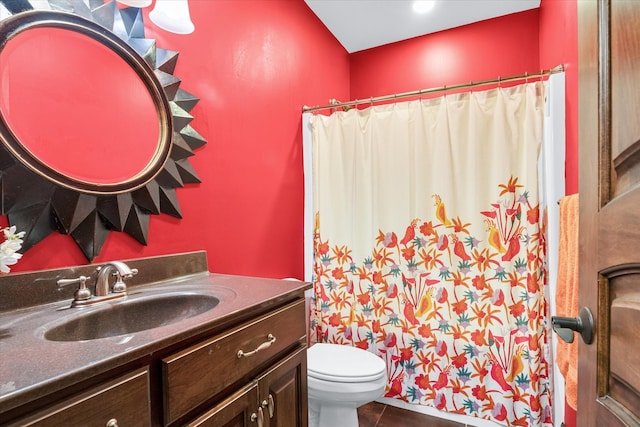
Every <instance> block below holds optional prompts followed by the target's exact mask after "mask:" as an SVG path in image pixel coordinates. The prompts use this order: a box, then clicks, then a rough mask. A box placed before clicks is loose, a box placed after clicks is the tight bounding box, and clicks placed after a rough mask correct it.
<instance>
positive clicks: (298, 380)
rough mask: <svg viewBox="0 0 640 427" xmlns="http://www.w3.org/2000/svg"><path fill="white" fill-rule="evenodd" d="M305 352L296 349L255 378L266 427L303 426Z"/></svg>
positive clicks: (305, 400)
mask: <svg viewBox="0 0 640 427" xmlns="http://www.w3.org/2000/svg"><path fill="white" fill-rule="evenodd" d="M306 351H307V349H306V347H305V346H302V345H301V346H300V347H299V348H298V350H297V351H296V352H295V353H293V354H291V355H290V356H289V357H287V358H286V359H284V360H282V361H281V362H280V363H278V364H277V365H276V366H274V367H273V368H271V369H269V371H267V372H266V373H265V374H264V375H262V376H261V377H260V378H258V391H259V394H260V404H261V408H262V410H263V411H264V426H265V427H291V426H296V427H306V426H307V424H308V413H307V405H308V401H307V353H306Z"/></svg>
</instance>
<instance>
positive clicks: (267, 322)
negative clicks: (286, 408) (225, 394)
mask: <svg viewBox="0 0 640 427" xmlns="http://www.w3.org/2000/svg"><path fill="white" fill-rule="evenodd" d="M304 313H305V311H304V301H303V300H301V301H296V302H294V303H291V304H289V305H287V306H285V307H283V308H281V309H279V310H276V311H274V312H272V313H268V314H266V315H265V316H263V317H260V318H258V319H256V320H254V321H252V322H249V323H246V324H244V325H241V326H239V327H237V328H235V329H232V330H230V331H229V332H227V333H224V334H221V335H219V336H216V337H214V338H212V339H209V340H207V341H204V342H202V343H200V344H197V345H195V346H192V347H189V348H187V349H185V350H183V351H181V352H179V353H176V354H174V355H173V356H171V357H168V358H165V359H163V360H162V370H163V372H162V374H163V375H162V381H163V397H164V422H165V425H166V424H169V423H172V422H174V421H175V420H177V419H178V418H180V417H181V416H183V415H185V414H186V413H187V412H189V411H190V410H192V409H193V408H195V407H196V406H198V405H200V404H201V403H203V402H205V401H206V400H207V399H210V398H212V397H213V396H215V395H216V394H218V393H219V392H220V391H222V390H223V389H224V388H226V387H228V386H230V385H231V384H233V383H235V382H237V381H239V380H241V379H243V378H244V379H248V378H249V377H250V376H251V375H255V374H256V368H257V367H258V366H260V365H263V364H265V363H266V362H268V361H269V360H271V359H273V358H274V357H275V356H276V355H278V354H279V353H281V352H282V351H284V350H286V349H287V348H289V347H292V346H293V345H294V344H297V343H298V341H299V340H300V339H301V338H303V337H304V336H305V333H306V331H305V321H304V316H305V314H304ZM274 338H275V339H274ZM255 350H257V351H255ZM240 351H241V352H242V353H244V356H243V355H241V354H239V352H240Z"/></svg>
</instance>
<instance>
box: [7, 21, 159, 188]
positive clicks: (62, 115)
mask: <svg viewBox="0 0 640 427" xmlns="http://www.w3.org/2000/svg"><path fill="white" fill-rule="evenodd" d="M43 14H44V15H43ZM23 15H24V16H23ZM48 15H51V13H47V12H39V13H38V12H34V13H26V14H21V15H15V16H14V17H12V18H10V19H8V20H7V21H5V22H3V25H2V29H3V31H2V33H1V34H0V49H1V50H0V82H2V83H1V84H2V91H1V92H2V96H0V125H1V127H2V134H3V135H2V136H3V140H4V143H5V145H6V146H7V148H8V149H9V150H10V151H11V152H12V153H13V154H14V155H15V156H16V157H17V158H18V159H19V160H20V162H22V163H23V164H25V165H26V166H27V167H28V168H30V169H31V170H33V171H34V172H36V173H38V174H40V175H42V176H44V177H46V178H48V179H50V180H52V181H54V182H55V183H57V184H60V185H62V186H64V187H67V188H70V189H73V190H78V191H84V192H91V193H99V194H109V193H120V192H125V191H132V190H135V189H136V188H139V187H141V186H143V185H145V184H146V183H148V182H149V181H150V180H152V179H153V178H155V176H156V175H157V174H158V173H159V172H160V171H161V170H162V168H163V167H164V163H165V161H166V160H167V157H168V155H169V152H170V144H171V120H170V115H171V110H170V107H169V102H168V100H167V98H166V95H165V93H164V91H163V88H162V86H161V85H160V83H159V82H158V80H157V79H156V78H155V75H154V74H153V70H152V69H151V68H150V67H149V66H148V65H147V64H146V63H145V62H144V60H143V59H142V58H140V57H139V56H138V55H137V54H136V53H135V51H134V50H133V49H132V48H130V47H129V46H128V45H127V44H126V43H125V42H123V41H122V40H121V39H120V38H118V37H116V36H115V35H114V34H112V33H109V32H105V31H104V28H102V27H100V26H99V25H97V24H95V23H92V22H90V21H86V20H83V19H82V18H79V17H76V16H75V15H68V14H55V20H52V19H51V16H49V17H48V18H47V16H48ZM35 100H37V101H35ZM79 157H80V158H81V159H82V160H81V161H78V158H79Z"/></svg>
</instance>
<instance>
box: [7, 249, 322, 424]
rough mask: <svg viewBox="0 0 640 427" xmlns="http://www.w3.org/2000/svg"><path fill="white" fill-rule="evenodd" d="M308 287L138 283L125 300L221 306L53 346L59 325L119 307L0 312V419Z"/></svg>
mask: <svg viewBox="0 0 640 427" xmlns="http://www.w3.org/2000/svg"><path fill="white" fill-rule="evenodd" d="M205 264H206V260H205ZM130 265H131V266H132V267H135V266H136V263H135V262H134V261H132V262H131V263H130ZM94 268H95V266H94ZM139 268H142V267H139ZM141 271H142V270H141ZM139 281H140V279H139ZM0 286H1V283H0ZM309 287H310V285H309V284H307V283H304V282H299V281H288V280H277V279H264V278H256V277H244V276H232V275H221V274H211V273H209V272H206V271H205V272H202V271H200V272H195V273H194V272H189V274H186V275H183V276H179V277H170V278H165V279H164V280H160V281H155V282H153V283H151V284H143V283H138V284H137V286H135V287H133V288H131V289H130V291H129V295H128V296H127V297H126V298H127V299H131V300H133V299H135V298H140V297H144V296H146V295H149V294H151V293H156V294H162V293H171V292H184V293H195V294H202V295H210V296H215V297H217V298H218V299H219V300H220V302H219V303H218V304H217V306H216V307H215V308H213V309H211V310H209V311H206V312H204V313H202V314H198V315H195V316H193V317H190V318H188V319H184V320H180V321H177V322H175V323H172V324H168V325H164V326H160V327H157V328H153V329H147V330H143V331H139V332H134V333H128V334H125V335H118V336H113V337H107V338H100V339H92V340H86V341H51V340H48V339H47V338H46V337H45V332H46V331H47V330H49V329H50V328H51V327H53V326H55V325H57V324H59V323H61V322H65V321H66V320H69V319H72V318H74V317H77V316H79V315H83V314H86V313H89V312H91V311H93V310H103V309H105V307H106V305H108V304H118V303H119V301H117V300H116V301H111V302H101V303H99V304H97V305H95V306H93V307H83V308H70V302H71V300H70V299H65V300H60V301H54V302H50V303H46V304H41V305H37V306H32V307H26V308H22V309H15V310H9V311H4V312H0V358H1V363H0V414H1V413H3V412H6V411H9V410H11V409H13V408H16V407H17V406H20V405H23V404H25V403H28V402H31V401H33V400H35V399H37V398H39V397H41V396H43V395H46V394H51V393H55V392H56V391H58V390H61V389H63V388H66V387H69V386H71V385H74V384H78V383H80V382H82V381H85V380H87V379H89V378H92V377H94V376H97V375H100V374H103V373H105V372H108V371H110V370H112V369H114V368H117V367H118V366H121V365H125V364H127V363H128V362H130V361H134V360H136V359H139V358H142V357H144V356H145V355H148V354H152V353H154V352H156V351H158V350H160V349H164V348H167V347H170V346H172V345H174V344H176V343H180V342H182V341H185V340H188V339H189V338H190V337H198V336H201V335H203V334H204V333H206V332H209V331H216V330H218V329H219V328H221V327H222V326H224V325H225V324H233V323H234V322H235V323H237V322H238V321H241V320H243V319H244V318H248V317H249V316H250V315H251V314H252V313H253V312H259V311H264V310H266V309H267V308H268V307H270V306H275V305H277V304H283V303H285V302H287V301H290V300H292V299H294V298H296V297H301V296H302V295H303V293H304V291H305V290H306V289H308V288H309Z"/></svg>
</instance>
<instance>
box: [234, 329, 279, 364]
mask: <svg viewBox="0 0 640 427" xmlns="http://www.w3.org/2000/svg"><path fill="white" fill-rule="evenodd" d="M267 340H268V341H266V342H263V343H262V344H260V345H259V346H258V347H256V349H255V350H253V351H249V352H247V353H245V352H244V351H242V350H238V359H241V358H242V357H250V356H253V355H254V354H256V353H257V352H259V351H262V350H265V349H267V348H269V347H271V344H273V343H274V342H276V337H274V336H273V334H269V335H267Z"/></svg>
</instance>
